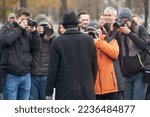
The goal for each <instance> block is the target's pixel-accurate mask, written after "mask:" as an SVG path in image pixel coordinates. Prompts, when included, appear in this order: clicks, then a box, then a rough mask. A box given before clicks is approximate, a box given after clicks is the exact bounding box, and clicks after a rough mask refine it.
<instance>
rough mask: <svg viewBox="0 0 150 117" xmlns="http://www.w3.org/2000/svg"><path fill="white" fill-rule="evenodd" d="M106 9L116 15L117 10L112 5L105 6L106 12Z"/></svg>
mask: <svg viewBox="0 0 150 117" xmlns="http://www.w3.org/2000/svg"><path fill="white" fill-rule="evenodd" d="M106 11H110V12H112V13H113V14H114V15H116V16H117V10H116V9H115V8H114V7H107V8H105V10H104V12H106Z"/></svg>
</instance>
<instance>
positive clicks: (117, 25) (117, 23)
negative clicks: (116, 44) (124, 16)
mask: <svg viewBox="0 0 150 117" xmlns="http://www.w3.org/2000/svg"><path fill="white" fill-rule="evenodd" d="M121 26H124V22H123V21H122V20H121V19H119V20H118V21H116V22H115V23H114V24H113V27H114V29H115V30H117V29H118V28H120V27H121Z"/></svg>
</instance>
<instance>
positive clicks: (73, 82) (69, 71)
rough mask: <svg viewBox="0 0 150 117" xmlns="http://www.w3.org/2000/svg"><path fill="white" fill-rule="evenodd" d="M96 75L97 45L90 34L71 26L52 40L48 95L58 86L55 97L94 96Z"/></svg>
mask: <svg viewBox="0 0 150 117" xmlns="http://www.w3.org/2000/svg"><path fill="white" fill-rule="evenodd" d="M96 74H97V56H96V47H95V44H94V42H93V40H92V39H91V38H90V37H89V36H87V35H85V34H82V33H81V32H79V31H78V30H76V29H70V30H67V31H66V32H65V33H64V34H63V35H62V36H60V37H58V38H56V39H55V40H53V42H52V48H51V55H50V61H49V73H48V79H47V85H46V95H47V96H51V95H52V94H53V88H54V87H56V96H55V98H56V100H75V99H77V100H81V99H84V100H90V99H95V93H94V82H95V79H96Z"/></svg>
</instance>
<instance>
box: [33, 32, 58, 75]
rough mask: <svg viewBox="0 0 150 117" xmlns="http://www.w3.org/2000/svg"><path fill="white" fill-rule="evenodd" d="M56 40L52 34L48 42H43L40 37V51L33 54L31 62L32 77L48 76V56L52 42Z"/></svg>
mask: <svg viewBox="0 0 150 117" xmlns="http://www.w3.org/2000/svg"><path fill="white" fill-rule="evenodd" d="M55 38H56V35H55V34H54V35H53V36H52V37H51V39H50V41H45V40H44V39H43V37H41V40H42V44H41V49H40V51H38V52H34V53H33V60H32V65H31V74H32V75H48V65H49V56H50V49H51V43H52V40H53V39H55Z"/></svg>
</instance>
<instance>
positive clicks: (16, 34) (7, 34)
mask: <svg viewBox="0 0 150 117" xmlns="http://www.w3.org/2000/svg"><path fill="white" fill-rule="evenodd" d="M0 43H1V45H2V50H3V54H2V60H1V64H2V65H3V66H6V69H7V72H8V73H11V74H15V75H23V74H26V73H29V72H30V66H31V63H32V53H33V52H35V51H38V50H39V49H40V45H41V39H40V37H39V35H38V33H37V32H32V34H31V33H30V32H28V31H26V30H24V29H22V28H21V27H20V26H16V25H15V24H14V23H9V24H7V25H6V26H4V27H3V28H2V29H1V30H0Z"/></svg>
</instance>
